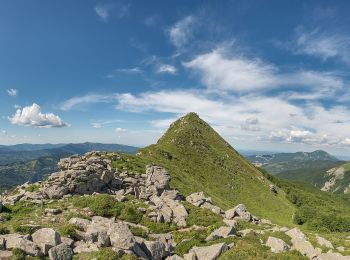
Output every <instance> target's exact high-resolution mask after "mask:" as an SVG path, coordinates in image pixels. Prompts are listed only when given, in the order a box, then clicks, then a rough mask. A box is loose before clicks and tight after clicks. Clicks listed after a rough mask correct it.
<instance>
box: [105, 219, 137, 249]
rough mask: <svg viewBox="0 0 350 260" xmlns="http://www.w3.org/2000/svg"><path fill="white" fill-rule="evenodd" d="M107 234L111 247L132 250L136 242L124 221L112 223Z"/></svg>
mask: <svg viewBox="0 0 350 260" xmlns="http://www.w3.org/2000/svg"><path fill="white" fill-rule="evenodd" d="M108 234H109V237H110V241H111V245H112V246H113V247H117V248H121V249H130V250H132V249H133V248H134V246H135V244H136V240H135V237H134V235H133V234H132V233H131V231H130V230H129V228H128V226H127V225H126V224H124V223H113V224H112V225H111V227H110V229H109V230H108Z"/></svg>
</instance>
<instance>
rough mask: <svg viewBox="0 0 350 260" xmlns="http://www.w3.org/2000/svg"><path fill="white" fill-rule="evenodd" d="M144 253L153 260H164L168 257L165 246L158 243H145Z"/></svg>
mask: <svg viewBox="0 0 350 260" xmlns="http://www.w3.org/2000/svg"><path fill="white" fill-rule="evenodd" d="M144 245H145V247H146V250H145V253H146V254H147V255H148V256H149V257H150V258H151V259H154V260H161V259H164V257H166V256H167V255H168V252H167V250H166V246H165V244H164V243H162V242H160V241H145V242H144Z"/></svg>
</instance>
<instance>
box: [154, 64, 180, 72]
mask: <svg viewBox="0 0 350 260" xmlns="http://www.w3.org/2000/svg"><path fill="white" fill-rule="evenodd" d="M176 71H177V69H176V68H175V67H174V66H173V65H169V64H161V65H159V67H158V69H157V73H168V74H176Z"/></svg>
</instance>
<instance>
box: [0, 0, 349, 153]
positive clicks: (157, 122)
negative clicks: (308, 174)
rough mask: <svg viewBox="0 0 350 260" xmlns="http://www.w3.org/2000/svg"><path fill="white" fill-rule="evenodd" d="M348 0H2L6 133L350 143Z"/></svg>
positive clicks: (139, 140) (28, 137) (0, 87)
mask: <svg viewBox="0 0 350 260" xmlns="http://www.w3.org/2000/svg"><path fill="white" fill-rule="evenodd" d="M349 11H350V2H349V1H277V0H276V1H220V2H219V1H186V0H184V1H126V0H125V1H88V0H76V1H68V0H63V1H44V0H41V1H39V0H37V1H18V0H4V1H1V8H0V35H1V37H0V116H1V118H0V130H1V133H0V144H14V143H23V142H30V143H47V142H50V143H61V142H64V143H66V142H84V141H97V142H106V143H123V144H129V145H137V146H144V145H147V144H151V143H154V142H155V141H156V140H157V139H158V138H159V137H160V136H161V134H162V133H163V132H164V131H165V130H166V128H167V127H168V126H169V124H170V123H171V122H172V121H173V120H175V119H176V118H178V117H179V116H182V115H184V114H186V113H187V112H191V111H193V112H197V113H198V114H199V115H200V116H201V117H202V118H203V119H205V120H207V121H208V122H209V123H210V124H212V126H213V127H214V128H215V129H216V130H217V131H218V132H219V133H220V134H222V135H223V136H224V137H225V138H226V139H227V140H228V141H229V142H230V143H231V144H233V145H234V146H235V147H236V148H239V149H256V150H276V151H277V150H278V151H296V150H305V151H309V150H314V149H325V150H327V151H329V152H332V153H334V154H342V155H346V154H348V153H349V150H350V113H349V112H350V103H349V100H350V88H349V81H350V76H349V68H350V28H349V26H348V25H349V24H350V16H349V15H348V13H349Z"/></svg>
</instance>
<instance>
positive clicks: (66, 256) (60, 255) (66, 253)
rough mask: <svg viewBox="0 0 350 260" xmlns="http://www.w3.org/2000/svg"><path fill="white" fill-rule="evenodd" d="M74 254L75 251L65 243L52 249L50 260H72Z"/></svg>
mask: <svg viewBox="0 0 350 260" xmlns="http://www.w3.org/2000/svg"><path fill="white" fill-rule="evenodd" d="M73 254H74V253H73V250H72V249H71V248H70V247H69V246H68V245H67V244H65V243H62V244H60V245H58V246H55V247H52V248H51V249H50V250H49V257H50V260H71V259H72V258H73Z"/></svg>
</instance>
